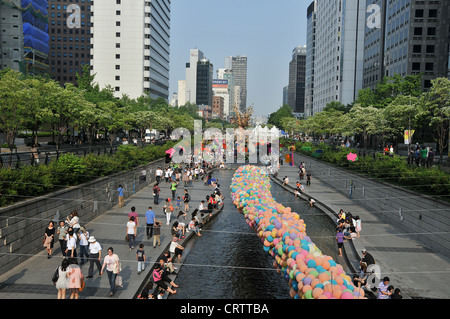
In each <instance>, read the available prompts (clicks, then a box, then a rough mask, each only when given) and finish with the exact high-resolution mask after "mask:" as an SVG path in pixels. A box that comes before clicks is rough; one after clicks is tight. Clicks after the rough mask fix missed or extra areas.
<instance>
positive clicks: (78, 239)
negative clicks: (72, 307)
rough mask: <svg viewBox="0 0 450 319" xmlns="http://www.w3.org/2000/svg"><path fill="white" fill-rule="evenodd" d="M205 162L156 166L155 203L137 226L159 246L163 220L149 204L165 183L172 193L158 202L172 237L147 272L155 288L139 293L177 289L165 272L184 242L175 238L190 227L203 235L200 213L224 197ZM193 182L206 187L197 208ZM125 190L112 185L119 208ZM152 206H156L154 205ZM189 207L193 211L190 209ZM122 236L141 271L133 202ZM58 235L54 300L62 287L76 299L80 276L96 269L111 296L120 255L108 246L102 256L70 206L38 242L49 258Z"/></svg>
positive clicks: (117, 282)
mask: <svg viewBox="0 0 450 319" xmlns="http://www.w3.org/2000/svg"><path fill="white" fill-rule="evenodd" d="M209 168H210V167H209V166H208V165H207V164H206V163H202V164H201V165H199V164H195V165H186V167H183V168H182V167H181V166H180V165H178V164H175V163H170V164H168V165H167V167H165V170H164V171H163V170H162V169H161V168H160V167H158V169H157V170H156V172H155V179H156V183H155V185H154V187H153V197H154V206H149V207H148V210H147V211H146V212H145V216H144V221H145V224H144V225H142V227H144V228H145V229H146V238H147V240H148V241H150V243H151V242H152V240H153V248H156V247H157V246H160V245H161V239H160V234H161V227H162V221H161V220H158V218H157V217H156V213H155V211H154V207H156V206H158V207H161V206H160V205H159V204H160V203H159V193H160V191H161V187H163V185H164V187H168V188H169V190H170V192H169V193H171V196H170V197H168V198H166V199H165V200H164V202H163V205H162V207H161V209H162V213H163V214H164V216H165V221H166V225H170V223H171V222H172V221H173V218H174V217H175V221H174V222H173V224H172V225H171V226H169V227H170V228H171V236H172V240H171V243H170V245H169V248H168V249H167V251H166V252H165V253H164V255H163V257H161V258H160V259H159V260H157V263H156V265H155V267H153V270H152V274H151V278H152V279H151V281H150V283H149V284H148V285H146V288H145V289H147V290H148V291H150V290H149V287H150V286H156V289H155V290H152V291H151V292H150V293H148V294H146V293H145V289H144V291H143V292H142V293H141V296H140V297H141V298H143V299H147V298H153V297H154V298H156V299H158V298H162V297H163V296H164V293H166V292H168V293H176V288H177V287H178V285H176V284H175V283H174V282H173V281H172V280H170V279H169V277H168V276H169V275H170V274H176V272H175V270H176V267H174V262H175V261H177V262H179V263H180V262H181V261H182V253H183V250H184V247H183V246H182V245H180V243H179V241H181V240H183V239H184V238H186V235H187V234H188V233H189V232H193V233H194V234H195V235H196V236H199V237H200V236H202V234H201V229H202V226H203V224H204V218H205V217H206V216H211V215H212V213H213V210H214V209H216V208H218V207H219V205H222V204H223V196H222V194H221V192H220V188H219V187H220V185H219V181H218V180H217V179H214V178H212V175H211V173H207V171H208V169H209ZM195 182H202V183H204V184H205V185H209V186H210V187H211V193H210V195H207V196H206V197H205V198H204V199H203V200H201V202H200V204H199V206H198V208H195V209H193V210H192V208H191V202H192V199H191V194H190V193H189V190H188V187H191V186H193V183H195ZM180 183H184V190H183V191H182V193H181V192H180V190H179V189H178V186H179V185H180ZM124 192H126V189H125V188H124V187H122V185H119V187H118V189H117V194H118V199H119V207H124V206H125V202H124ZM155 205H156V206H155ZM191 210H192V213H191V214H189V212H190V211H191ZM127 217H128V218H127V222H126V226H125V229H126V232H125V241H126V242H127V243H128V246H129V249H130V251H133V250H135V249H136V262H137V274H141V273H142V272H143V271H145V270H146V264H148V260H147V258H146V254H145V245H144V243H142V242H141V243H139V242H137V240H136V238H137V232H138V228H139V227H141V223H143V221H140V220H139V214H138V213H137V212H136V207H134V206H132V207H131V208H130V212H129V214H128V216H127ZM56 238H58V241H59V244H60V248H61V255H62V257H63V259H62V262H61V264H60V265H59V266H58V267H57V269H56V270H55V272H54V275H53V278H52V281H53V283H54V284H55V286H56V289H57V291H58V295H57V298H58V299H66V291H69V292H70V298H71V299H78V297H79V292H80V291H82V290H83V289H84V286H85V283H84V282H85V280H86V279H87V278H93V275H94V271H95V268H97V270H98V274H99V275H100V276H101V275H103V274H104V272H105V271H106V273H107V277H108V281H109V286H110V289H109V295H110V296H113V295H114V294H115V293H116V290H117V288H118V287H120V286H121V282H122V277H121V275H120V272H121V264H120V260H119V256H118V255H117V254H116V253H114V250H113V248H112V247H109V248H108V250H107V253H106V256H103V255H102V246H101V244H100V243H98V242H97V240H96V239H95V237H94V236H90V234H89V232H88V231H87V230H86V229H85V227H83V226H81V223H80V217H79V215H78V212H77V211H73V212H72V213H71V214H70V216H68V217H67V218H66V220H62V221H60V223H59V226H58V227H56V225H55V223H54V222H53V221H51V222H49V224H48V226H47V227H46V229H45V232H44V239H43V246H44V247H45V249H46V250H47V256H48V258H51V257H52V256H53V250H54V243H55V239H56ZM84 263H89V268H88V275H87V276H83V273H82V271H81V268H80V266H81V265H82V264H84Z"/></svg>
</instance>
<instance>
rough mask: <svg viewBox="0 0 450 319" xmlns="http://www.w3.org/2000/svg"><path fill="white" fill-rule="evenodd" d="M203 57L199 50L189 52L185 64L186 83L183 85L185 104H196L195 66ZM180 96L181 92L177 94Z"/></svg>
mask: <svg viewBox="0 0 450 319" xmlns="http://www.w3.org/2000/svg"><path fill="white" fill-rule="evenodd" d="M204 57H205V56H204V54H203V52H202V51H200V50H199V49H191V50H190V52H189V62H187V63H186V80H185V81H186V82H185V84H184V93H185V101H186V102H190V103H193V104H196V103H197V64H198V62H199V61H200V60H202V59H203V58H204ZM181 94H182V92H178V95H181Z"/></svg>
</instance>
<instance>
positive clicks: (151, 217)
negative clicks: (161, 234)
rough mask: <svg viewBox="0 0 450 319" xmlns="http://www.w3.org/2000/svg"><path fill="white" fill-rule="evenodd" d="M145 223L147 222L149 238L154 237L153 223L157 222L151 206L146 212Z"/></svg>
mask: <svg viewBox="0 0 450 319" xmlns="http://www.w3.org/2000/svg"><path fill="white" fill-rule="evenodd" d="M145 223H146V224H147V227H146V232H147V239H150V238H152V235H153V225H154V224H155V212H154V211H153V210H152V207H151V206H150V207H149V208H148V210H147V211H146V212H145Z"/></svg>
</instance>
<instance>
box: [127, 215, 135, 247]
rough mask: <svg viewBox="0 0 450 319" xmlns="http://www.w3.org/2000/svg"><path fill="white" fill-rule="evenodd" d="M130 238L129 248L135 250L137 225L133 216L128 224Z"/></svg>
mask: <svg viewBox="0 0 450 319" xmlns="http://www.w3.org/2000/svg"><path fill="white" fill-rule="evenodd" d="M126 236H128V246H129V247H130V250H131V249H134V242H135V239H136V223H135V222H134V217H133V216H131V217H130V219H129V220H128V223H127V235H126Z"/></svg>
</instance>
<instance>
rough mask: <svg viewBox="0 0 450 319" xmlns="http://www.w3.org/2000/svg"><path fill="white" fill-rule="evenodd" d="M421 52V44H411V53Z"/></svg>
mask: <svg viewBox="0 0 450 319" xmlns="http://www.w3.org/2000/svg"><path fill="white" fill-rule="evenodd" d="M421 52H422V46H421V45H414V46H413V53H421Z"/></svg>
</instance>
